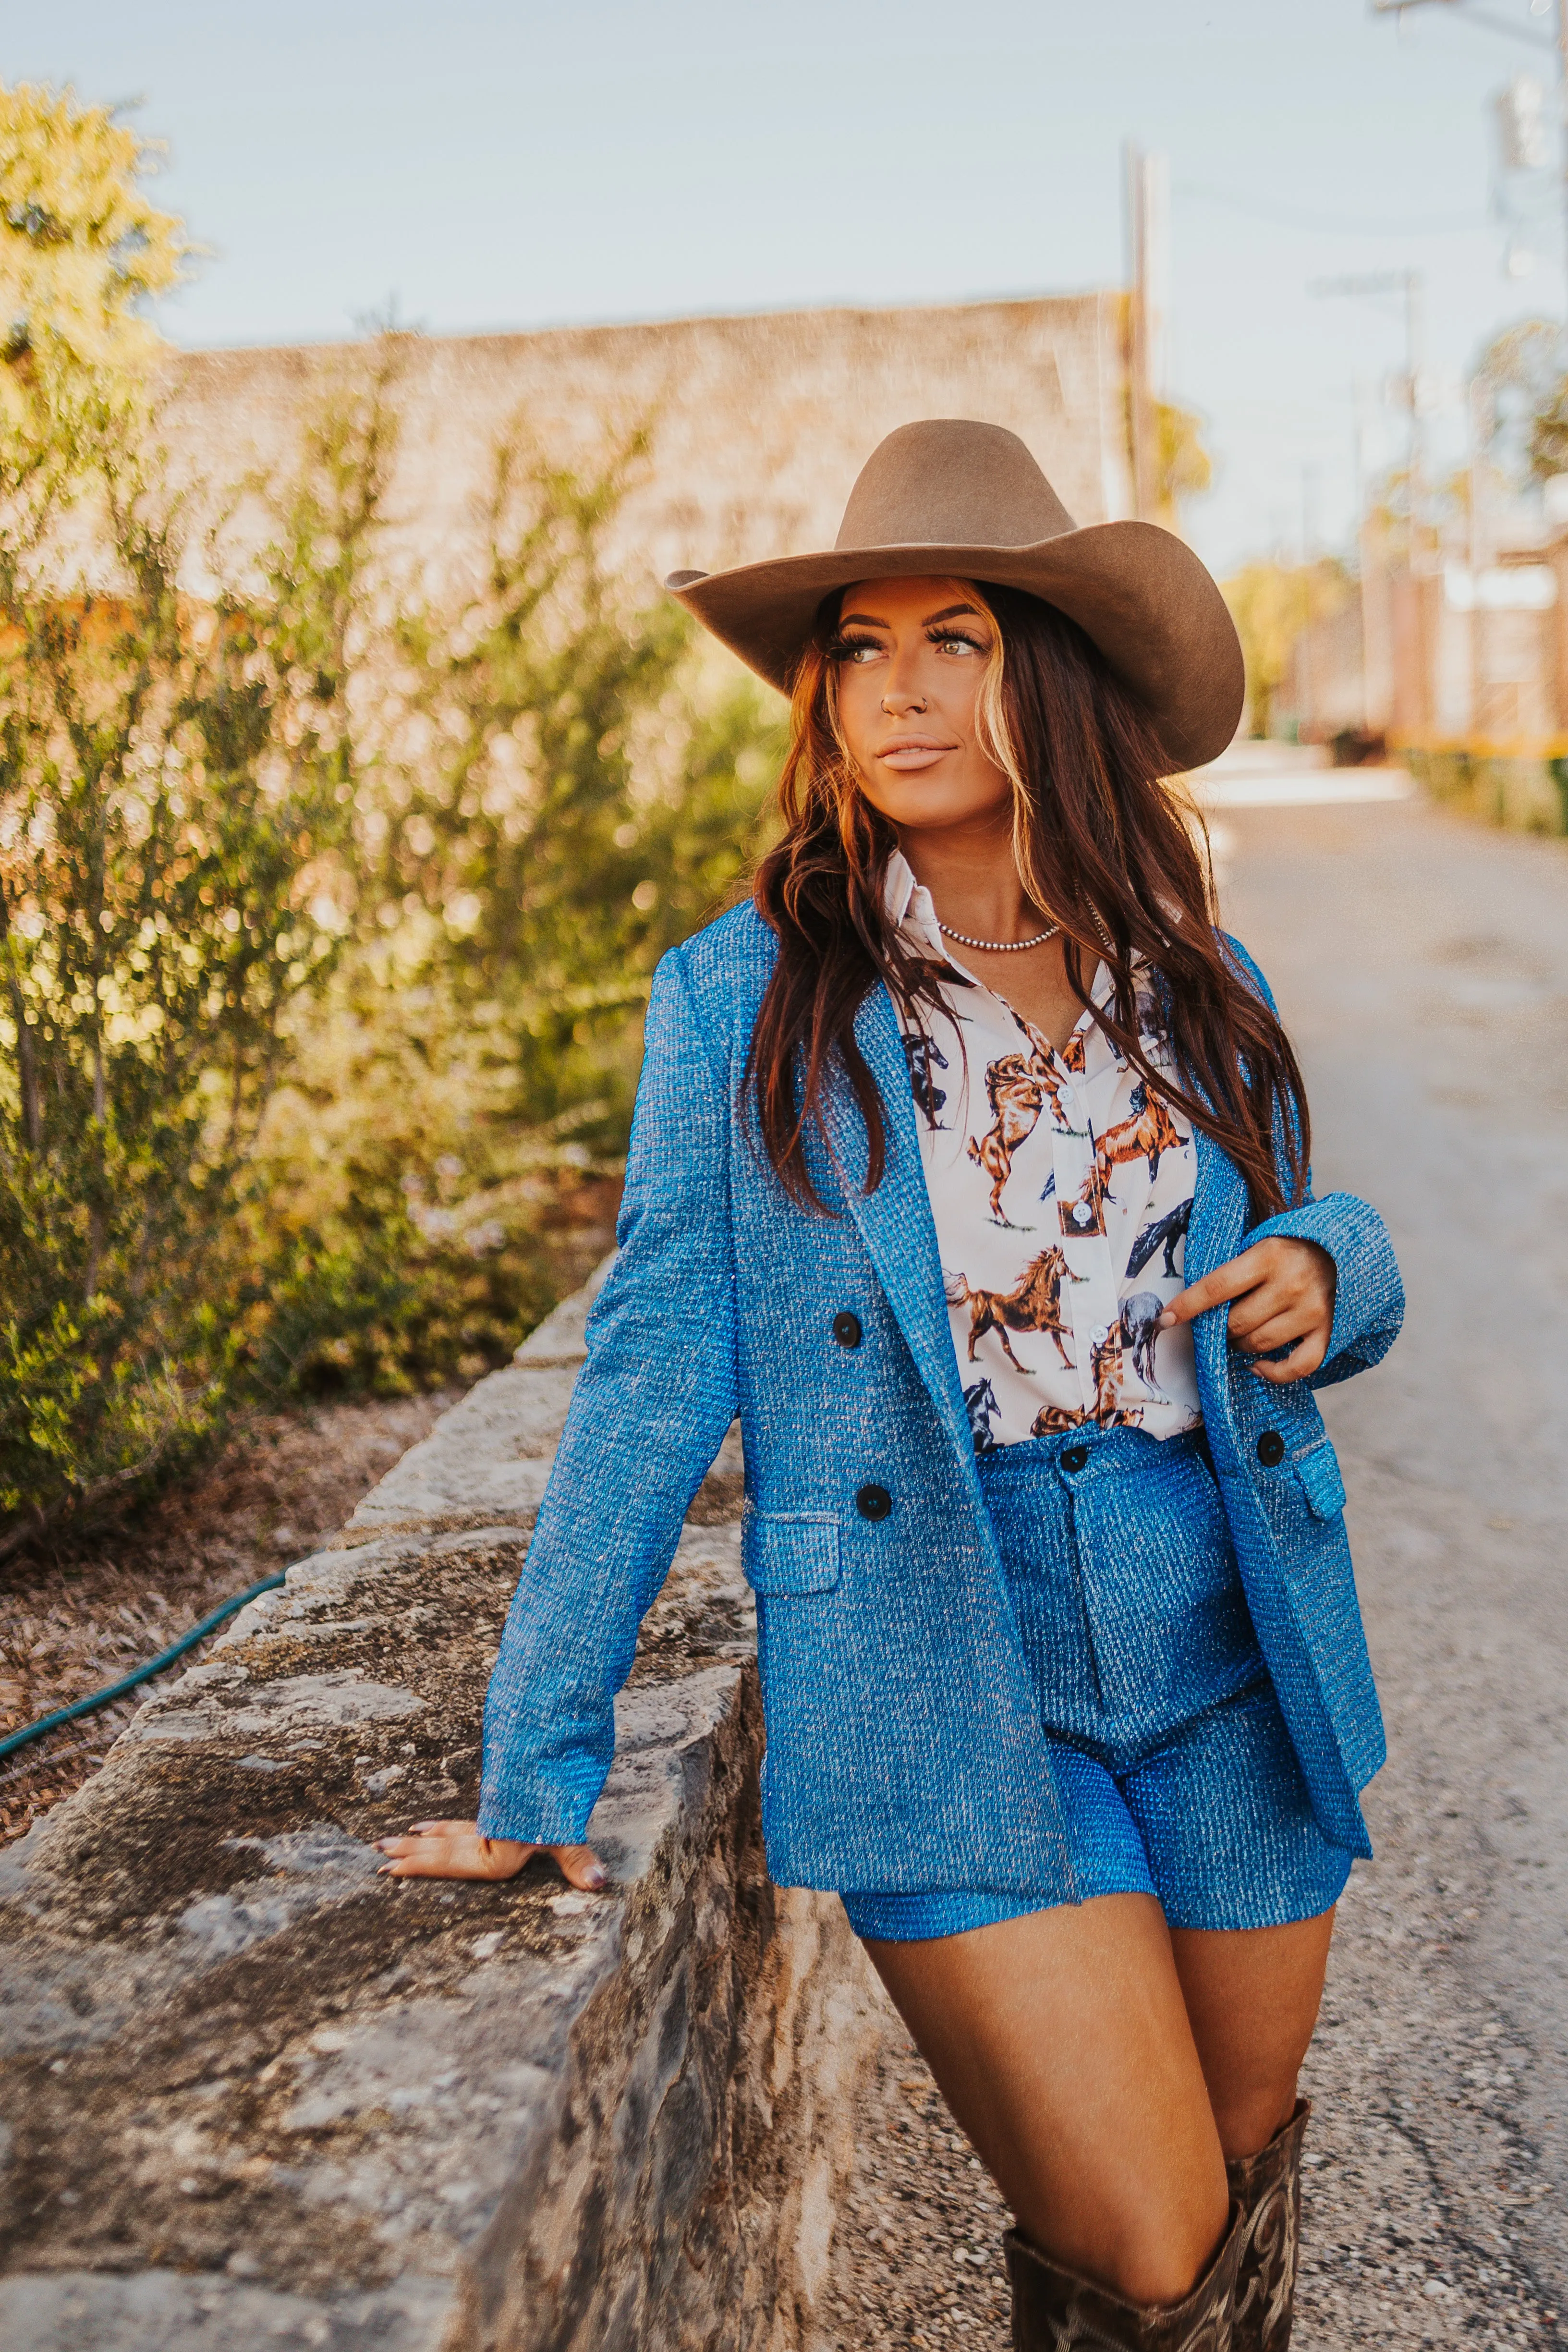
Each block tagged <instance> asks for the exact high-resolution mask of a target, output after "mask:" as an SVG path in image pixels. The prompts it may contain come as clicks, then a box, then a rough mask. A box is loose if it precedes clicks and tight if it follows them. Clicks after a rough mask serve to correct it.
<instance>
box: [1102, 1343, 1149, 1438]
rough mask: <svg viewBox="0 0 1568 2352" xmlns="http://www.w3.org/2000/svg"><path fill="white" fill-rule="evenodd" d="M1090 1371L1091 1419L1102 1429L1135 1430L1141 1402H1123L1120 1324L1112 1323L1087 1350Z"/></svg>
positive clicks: (1141, 1413) (1141, 1416)
mask: <svg viewBox="0 0 1568 2352" xmlns="http://www.w3.org/2000/svg"><path fill="white" fill-rule="evenodd" d="M1089 1370H1090V1373H1091V1375H1092V1379H1093V1381H1094V1418H1095V1420H1096V1421H1097V1422H1098V1423H1099V1424H1100V1426H1101V1428H1102V1429H1113V1428H1115V1429H1138V1428H1141V1427H1142V1425H1143V1419H1144V1408H1143V1406H1142V1405H1141V1404H1129V1405H1124V1403H1123V1402H1122V1327H1121V1325H1120V1323H1113V1324H1112V1326H1111V1328H1110V1329H1109V1330H1108V1331H1107V1332H1105V1333H1104V1334H1103V1337H1102V1338H1101V1339H1098V1340H1097V1341H1096V1342H1095V1344H1094V1346H1093V1347H1092V1349H1090V1351H1089Z"/></svg>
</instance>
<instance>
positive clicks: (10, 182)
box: [0, 83, 195, 536]
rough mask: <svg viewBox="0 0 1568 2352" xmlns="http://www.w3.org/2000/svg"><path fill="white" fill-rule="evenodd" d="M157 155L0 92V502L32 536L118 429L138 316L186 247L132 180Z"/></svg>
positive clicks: (131, 400) (135, 388)
mask: <svg viewBox="0 0 1568 2352" xmlns="http://www.w3.org/2000/svg"><path fill="white" fill-rule="evenodd" d="M160 152H161V150H160V149H159V148H158V147H157V146H156V144H155V143H154V142H152V141H150V140H144V139H142V138H141V137H140V136H139V135H138V133H137V132H136V131H132V130H131V129H130V128H129V126H128V125H126V124H125V123H123V122H120V121H117V120H116V117H115V114H114V112H113V111H112V110H110V109H109V108H106V107H83V106H79V105H78V102H77V100H76V98H75V96H74V94H73V93H72V92H71V91H70V90H69V89H66V90H60V91H57V90H53V89H40V88H37V87H34V86H32V85H29V84H27V83H22V84H20V85H19V86H18V87H17V88H16V89H5V87H4V86H3V85H0V320H3V321H4V325H3V327H0V499H5V500H7V501H9V502H11V503H12V505H13V509H14V511H13V516H12V532H13V536H15V534H16V530H17V528H18V525H19V523H20V522H21V520H22V516H21V514H20V513H18V512H17V511H16V501H18V500H25V501H26V502H27V506H26V514H27V518H28V520H30V521H31V524H32V527H33V531H34V534H35V535H36V533H37V530H39V529H41V528H43V527H44V526H45V525H46V524H47V521H49V520H53V519H54V514H55V509H56V506H57V502H58V501H59V499H61V498H62V497H68V496H70V495H72V494H73V493H74V492H75V491H76V490H78V489H79V488H81V473H80V467H81V461H82V458H83V457H84V455H85V454H86V453H87V452H88V451H89V449H92V448H102V447H104V446H107V445H108V444H109V443H110V442H111V441H112V440H113V439H114V437H115V436H116V435H117V433H123V431H124V430H125V426H126V422H127V412H128V410H130V409H131V408H132V407H134V406H135V404H137V403H138V402H139V401H140V400H141V399H142V398H143V397H144V396H145V388H146V383H147V380H148V377H149V374H150V373H151V371H152V367H153V365H154V363H155V362H156V360H157V357H158V353H159V351H160V348H161V346H160V344H159V341H158V338H157V336H156V335H155V334H154V332H153V331H152V327H151V326H150V325H149V323H148V322H147V320H145V318H144V317H143V316H142V315H141V314H142V310H143V309H144V306H145V305H146V304H147V303H148V302H149V301H150V300H151V299H152V298H153V297H155V296H156V295H159V294H162V293H165V292H167V291H168V289H170V288H171V287H172V286H173V285H174V284H176V283H177V282H178V280H179V278H180V277H181V276H182V274H183V268H184V266H185V263H186V261H187V260H188V258H189V257H191V255H192V254H193V252H194V250H195V248H194V247H193V246H192V245H191V244H190V243H189V242H188V240H187V239H186V236H185V234H184V229H183V224H182V223H181V222H179V221H178V220H176V219H175V218H174V217H173V215H172V214H169V213H163V212H160V211H159V210H158V209H157V208H156V206H155V205H152V203H151V202H150V201H149V199H148V197H147V195H146V194H145V193H144V191H143V189H142V186H141V182H142V181H143V180H144V179H145V178H146V177H147V175H148V174H149V173H150V172H152V170H153V168H154V167H155V165H156V162H157V159H158V156H159V154H160Z"/></svg>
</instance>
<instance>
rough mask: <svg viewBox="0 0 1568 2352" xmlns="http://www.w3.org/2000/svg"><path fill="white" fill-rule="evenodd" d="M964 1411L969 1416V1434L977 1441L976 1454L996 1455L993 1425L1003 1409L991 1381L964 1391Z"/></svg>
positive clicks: (980, 1383)
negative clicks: (992, 1431)
mask: <svg viewBox="0 0 1568 2352" xmlns="http://www.w3.org/2000/svg"><path fill="white" fill-rule="evenodd" d="M964 1410H965V1412H967V1414H968V1416H969V1434H970V1435H971V1436H972V1437H973V1439H974V1441H975V1451H976V1453H977V1454H994V1453H995V1452H996V1450H997V1441H996V1439H995V1437H994V1436H993V1435H992V1434H991V1423H992V1422H993V1421H994V1420H995V1419H996V1417H997V1415H998V1412H1000V1411H1001V1407H1000V1405H999V1404H998V1402H997V1392H996V1391H995V1389H994V1388H993V1387H992V1386H991V1384H990V1382H989V1381H984V1380H981V1381H976V1382H975V1385H974V1387H973V1388H968V1389H966V1390H965V1391H964Z"/></svg>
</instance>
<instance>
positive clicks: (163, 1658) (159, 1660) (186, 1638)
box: [0, 1570, 287, 1756]
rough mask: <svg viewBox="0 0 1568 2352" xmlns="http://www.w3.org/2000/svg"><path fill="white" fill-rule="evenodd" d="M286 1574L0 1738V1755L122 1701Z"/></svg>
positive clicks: (248, 1591) (250, 1590)
mask: <svg viewBox="0 0 1568 2352" xmlns="http://www.w3.org/2000/svg"><path fill="white" fill-rule="evenodd" d="M286 1573H287V1571H286V1570H279V1571H278V1573H277V1575H276V1576H264V1577H263V1578H262V1580H261V1582H260V1583H259V1584H251V1585H247V1586H246V1590H245V1591H243V1592H236V1593H235V1596H234V1599H233V1600H232V1601H220V1602H219V1603H218V1606H217V1607H216V1608H215V1609H211V1610H209V1611H208V1612H207V1614H206V1615H205V1616H204V1618H203V1619H202V1621H201V1622H200V1624H199V1625H193V1626H192V1628H191V1630H190V1632H189V1633H182V1634H181V1636H180V1638H179V1640H178V1641H177V1642H172V1643H170V1645H169V1647H168V1648H167V1649H166V1650H160V1651H159V1653H158V1655H157V1656H156V1657H155V1658H149V1659H148V1661H147V1664H145V1665H144V1666H138V1667H137V1669H136V1672H135V1673H134V1674H133V1675H122V1676H121V1678H120V1681H119V1682H117V1683H110V1685H109V1688H108V1689H107V1690H100V1691H94V1692H93V1694H92V1696H90V1698H78V1699H77V1700H75V1701H73V1703H72V1704H71V1705H70V1706H57V1707H56V1709H55V1711H54V1713H53V1715H41V1716H40V1717H38V1720H37V1723H29V1724H26V1725H25V1726H24V1727H23V1728H22V1729H21V1730H20V1731H14V1732H12V1734H11V1736H10V1738H8V1739H0V1756H10V1755H13V1754H14V1753H15V1752H16V1749H17V1748H26V1745H27V1743H28V1741H29V1740H31V1739H41V1738H43V1736H44V1734H45V1732H46V1731H55V1730H57V1729H58V1727H59V1726H60V1725H61V1724H62V1723H74V1722H75V1721H76V1719H77V1717H78V1716H82V1715H96V1714H97V1712H98V1710H99V1707H100V1706H109V1705H110V1702H111V1701H112V1700H114V1699H117V1698H123V1697H124V1696H125V1694H126V1692H127V1691H133V1690H134V1689H135V1688H136V1686H137V1685H138V1683H145V1682H150V1681H151V1680H152V1676H153V1675H161V1674H162V1672H163V1669H164V1667H165V1666H172V1664H173V1663H174V1661H175V1659H176V1658H183V1656H184V1654H185V1652H186V1651H187V1650H189V1649H193V1648H194V1646H195V1644H196V1643H198V1642H200V1641H202V1640H204V1638H205V1636H206V1635H207V1634H209V1633H211V1632H212V1630H213V1628H214V1625H221V1624H222V1623H223V1622H224V1619H225V1617H232V1616H233V1615H234V1613H235V1610H236V1609H243V1608H244V1607H245V1604H246V1601H254V1600H255V1599H256V1594H257V1593H258V1592H276V1591H277V1588H278V1586H279V1585H280V1584H281V1583H282V1582H283V1581H284V1579H285V1575H286Z"/></svg>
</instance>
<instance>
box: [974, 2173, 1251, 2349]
mask: <svg viewBox="0 0 1568 2352" xmlns="http://www.w3.org/2000/svg"><path fill="white" fill-rule="evenodd" d="M1241 2228H1242V2220H1241V2215H1240V2214H1239V2212H1238V2211H1237V2210H1236V2208H1235V2206H1234V2205H1233V2206H1232V2207H1231V2209H1230V2221H1229V2224H1228V2228H1227V2230H1226V2233H1225V2238H1224V2241H1223V2242H1222V2244H1221V2246H1220V2249H1219V2252H1218V2253H1217V2254H1216V2255H1215V2257H1214V2260H1213V2261H1212V2262H1211V2263H1210V2264H1209V2266H1208V2269H1207V2272H1206V2273H1205V2274H1204V2276H1203V2277H1202V2278H1201V2279H1199V2281H1198V2283H1197V2285H1196V2286H1195V2287H1194V2288H1193V2291H1192V2293H1191V2294H1189V2295H1188V2296H1187V2297H1186V2301H1185V2302H1183V2303H1161V2304H1152V2303H1149V2304H1139V2303H1124V2302H1123V2301H1122V2299H1121V2297H1120V2296H1119V2295H1115V2294H1112V2293H1111V2291H1110V2289H1109V2288H1108V2287H1103V2286H1096V2285H1095V2284H1093V2282H1092V2280H1090V2279H1086V2278H1080V2277H1079V2275H1078V2273H1077V2272H1076V2271H1069V2270H1063V2269H1062V2267H1061V2263H1053V2262H1052V2261H1051V2258H1050V2256H1049V2255H1047V2254H1043V2253H1041V2252H1040V2248H1039V2247H1038V2246H1037V2245H1035V2244H1033V2243H1032V2242H1031V2241H1030V2239H1028V2238H1026V2237H1025V2236H1024V2234H1023V2232H1022V2231H1021V2230H1009V2231H1008V2234H1007V2239H1006V2248H1007V2257H1008V2277H1009V2281H1010V2282H1011V2284H1012V2291H1013V2352H1230V2346H1231V2335H1230V2314H1231V2305H1232V2304H1233V2302H1234V2300H1235V2295H1236V2265H1237V2263H1238V2261H1239V2259H1240V2253H1241Z"/></svg>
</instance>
